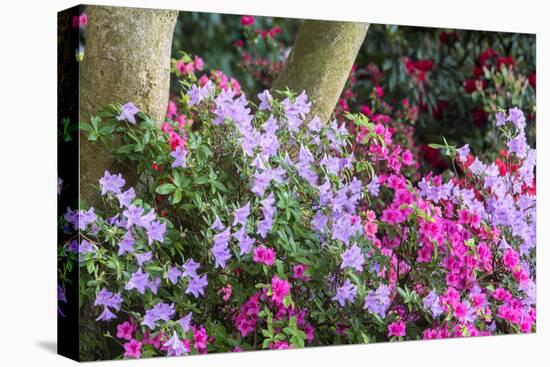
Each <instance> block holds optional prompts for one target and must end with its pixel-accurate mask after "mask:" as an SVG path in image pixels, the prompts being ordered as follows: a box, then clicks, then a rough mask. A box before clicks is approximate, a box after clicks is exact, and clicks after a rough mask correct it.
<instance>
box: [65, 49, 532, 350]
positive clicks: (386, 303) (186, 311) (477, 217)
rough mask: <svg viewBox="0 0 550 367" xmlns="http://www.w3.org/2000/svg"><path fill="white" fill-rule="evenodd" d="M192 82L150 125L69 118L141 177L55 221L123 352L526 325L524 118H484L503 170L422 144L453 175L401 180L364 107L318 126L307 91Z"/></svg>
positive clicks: (528, 188) (528, 177)
mask: <svg viewBox="0 0 550 367" xmlns="http://www.w3.org/2000/svg"><path fill="white" fill-rule="evenodd" d="M197 62H198V63H199V65H197V64H196V63H197ZM189 63H191V64H192V66H193V67H194V68H197V69H198V66H201V64H200V61H198V60H197V59H195V58H190V57H187V58H186V61H185V62H184V63H183V65H181V64H178V63H175V64H174V65H175V67H176V68H178V70H180V72H182V73H183V72H187V70H188V69H186V68H189V66H188V65H187V64H189ZM201 67H202V66H201ZM217 76H218V77H219V75H217ZM197 83H198V84H192V85H191V84H190V83H189V84H188V85H187V88H188V91H187V93H186V95H185V96H184V98H183V99H182V104H183V106H182V108H184V109H185V111H186V112H185V113H183V114H180V113H179V112H178V110H177V109H174V108H173V109H172V114H170V108H169V117H170V118H169V119H168V120H167V122H165V123H164V125H162V127H160V128H159V127H157V125H156V124H155V122H154V121H152V120H151V118H150V117H149V116H147V115H146V114H144V113H142V112H140V111H139V109H138V108H137V107H136V106H134V105H133V104H132V103H127V104H124V105H122V106H120V105H112V106H108V107H106V108H105V109H104V110H102V111H100V113H99V114H98V116H97V117H94V118H92V120H91V123H90V124H82V126H81V128H82V129H83V130H84V131H85V133H86V134H87V135H88V138H89V139H91V140H97V141H98V144H100V143H101V144H103V145H101V147H102V149H108V148H109V147H110V146H111V144H110V142H111V141H112V139H114V138H116V137H120V139H122V141H123V142H124V143H123V145H122V146H120V147H119V148H117V149H115V150H112V154H114V155H115V156H117V157H119V158H121V159H123V160H126V161H129V162H130V163H132V165H133V166H135V167H138V170H139V173H140V178H139V182H137V183H136V185H135V186H132V185H129V184H128V182H127V178H125V177H123V176H122V175H121V174H119V173H118V172H108V171H106V172H105V174H104V177H103V178H102V179H101V180H99V182H98V184H99V185H98V190H100V192H101V195H102V198H103V205H101V206H100V207H95V208H94V207H90V208H86V209H81V210H78V211H73V210H71V209H70V208H68V209H67V213H66V214H65V216H64V219H63V223H64V225H65V226H66V231H67V232H74V231H77V230H80V235H79V236H78V237H74V238H73V239H72V240H70V241H68V242H67V243H66V244H65V246H64V251H65V253H68V254H70V256H74V255H75V253H76V252H78V257H79V264H80V268H81V277H80V282H81V284H80V292H81V297H82V299H83V302H84V303H88V304H93V306H91V307H92V310H93V313H94V315H93V318H95V320H96V321H95V322H97V323H99V324H100V325H101V327H102V328H104V329H105V330H107V333H106V335H107V336H108V337H110V338H112V339H113V340H116V341H117V342H118V344H119V345H120V347H119V354H120V356H121V357H127V358H140V357H149V356H161V355H182V354H195V353H207V352H220V351H241V350H254V349H266V348H269V349H285V348H299V347H304V346H308V345H333V344H345V343H367V342H380V341H388V340H389V341H394V340H414V339H433V338H447V337H464V336H478V335H496V334H506V333H518V332H523V333H529V332H532V331H534V330H535V328H536V326H535V325H536V308H535V281H536V277H535V265H536V262H535V243H536V236H535V215H536V208H535V205H536V197H535V194H534V186H535V164H536V162H535V150H534V149H531V148H530V147H529V146H528V144H527V142H526V138H525V127H526V119H525V116H524V115H523V113H522V112H521V110H519V109H517V108H511V109H509V110H508V111H499V112H498V113H497V115H496V121H497V127H498V129H499V131H500V136H501V138H502V139H503V140H504V142H505V143H506V146H507V149H506V153H505V154H503V157H502V159H501V160H500V162H501V164H498V163H486V162H483V161H482V160H480V159H479V158H477V157H474V156H473V155H472V154H471V153H470V151H469V147H468V145H467V144H466V145H464V146H462V147H461V148H456V147H454V146H450V145H448V144H445V145H441V146H438V145H432V147H433V148H435V149H441V151H442V152H443V153H444V154H445V155H446V158H447V159H448V161H449V165H450V166H451V167H453V168H454V171H453V172H452V175H451V177H452V178H451V179H449V180H445V179H443V177H442V176H438V175H435V174H433V173H430V174H428V175H425V176H423V177H417V178H416V179H415V180H414V181H411V180H409V179H408V175H404V172H405V171H406V170H408V169H410V168H411V167H415V164H416V161H415V158H414V156H413V154H412V153H411V151H410V150H408V149H404V148H403V147H402V146H401V145H400V144H396V143H395V142H394V141H393V139H394V136H393V132H394V130H393V129H391V128H390V127H389V126H387V125H385V124H384V123H383V122H381V121H377V120H376V119H372V116H370V117H371V118H369V116H365V115H364V114H349V113H347V114H346V119H347V120H348V121H350V122H351V123H352V124H353V125H352V126H349V125H348V126H347V124H346V123H341V122H338V121H337V120H335V121H333V122H330V123H328V124H327V123H324V122H322V121H320V120H319V119H318V118H316V117H312V116H309V115H308V113H309V110H310V102H309V101H308V98H307V96H306V95H305V93H300V94H292V93H290V92H289V93H286V94H284V95H277V96H272V95H271V94H270V93H269V91H267V90H266V91H264V92H262V93H260V94H259V95H258V96H257V98H258V101H259V103H257V104H255V103H253V102H251V101H250V100H248V99H247V98H246V96H245V95H244V94H242V93H241V91H240V88H237V87H236V84H233V83H229V84H226V85H225V87H224V86H220V83H219V80H216V75H211V76H210V77H205V78H204V79H203V80H202V81H198V82H197ZM179 116H181V117H179ZM191 117H192V121H191ZM191 127H192V128H191ZM348 128H349V129H348Z"/></svg>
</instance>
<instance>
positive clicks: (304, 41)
mask: <svg viewBox="0 0 550 367" xmlns="http://www.w3.org/2000/svg"><path fill="white" fill-rule="evenodd" d="M368 28H369V24H368V23H354V22H339V21H324V20H306V21H304V23H303V24H302V26H301V27H300V30H299V31H298V34H297V36H296V40H295V41H294V46H292V51H291V52H290V56H289V59H288V63H287V66H286V68H285V69H284V70H283V72H282V73H281V75H280V76H279V77H278V78H277V80H276V81H275V83H274V84H273V87H272V90H284V89H285V88H286V87H288V88H289V89H290V90H293V91H295V92H297V93H300V92H301V91H302V90H305V91H306V93H307V95H308V97H309V99H310V101H311V102H312V111H311V114H310V116H314V115H317V116H319V118H320V119H321V121H323V122H325V121H328V119H329V118H330V115H331V113H332V111H333V110H334V107H335V106H336V103H337V102H338V98H339V97H340V95H341V93H342V90H343V88H344V85H345V83H346V80H347V79H348V76H349V73H350V71H351V68H352V66H353V62H354V61H355V58H356V57H357V53H358V52H359V49H360V47H361V44H362V43H363V40H364V39H365V36H366V34H367V30H368Z"/></svg>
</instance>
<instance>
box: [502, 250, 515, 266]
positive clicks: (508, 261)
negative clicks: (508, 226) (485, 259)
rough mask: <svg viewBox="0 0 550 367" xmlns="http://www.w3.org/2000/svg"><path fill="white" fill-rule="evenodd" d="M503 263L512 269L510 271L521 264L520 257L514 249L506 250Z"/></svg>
mask: <svg viewBox="0 0 550 367" xmlns="http://www.w3.org/2000/svg"><path fill="white" fill-rule="evenodd" d="M502 263H503V264H504V266H506V267H507V268H508V269H510V270H512V269H514V268H515V267H516V266H517V265H518V264H519V255H518V253H517V252H516V251H515V250H513V249H508V250H506V251H505V252H504V256H503V257H502Z"/></svg>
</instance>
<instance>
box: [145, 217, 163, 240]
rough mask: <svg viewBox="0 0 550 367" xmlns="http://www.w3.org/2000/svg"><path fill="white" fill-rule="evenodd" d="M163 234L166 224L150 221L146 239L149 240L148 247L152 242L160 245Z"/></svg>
mask: <svg viewBox="0 0 550 367" xmlns="http://www.w3.org/2000/svg"><path fill="white" fill-rule="evenodd" d="M164 232H166V223H162V222H160V221H158V220H155V221H152V222H151V224H150V225H149V227H148V228H147V238H148V239H149V245H151V244H152V243H153V241H154V240H157V241H159V242H161V243H162V242H163V241H164Z"/></svg>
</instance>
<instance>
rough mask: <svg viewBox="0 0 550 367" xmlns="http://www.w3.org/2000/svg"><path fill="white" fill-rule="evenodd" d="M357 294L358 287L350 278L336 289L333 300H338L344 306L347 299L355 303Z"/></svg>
mask: <svg viewBox="0 0 550 367" xmlns="http://www.w3.org/2000/svg"><path fill="white" fill-rule="evenodd" d="M356 294H357V287H356V286H355V285H353V284H351V282H350V281H349V279H346V282H345V283H344V285H342V286H341V287H339V288H337V289H336V295H335V296H334V297H333V298H332V300H333V301H338V303H340V306H342V307H344V306H345V304H346V301H350V302H351V303H353V299H354V298H355V295H356Z"/></svg>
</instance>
